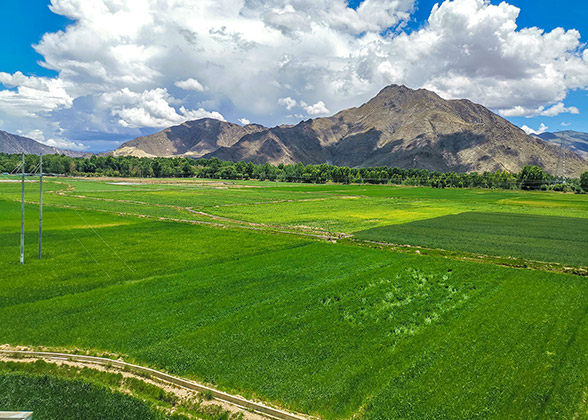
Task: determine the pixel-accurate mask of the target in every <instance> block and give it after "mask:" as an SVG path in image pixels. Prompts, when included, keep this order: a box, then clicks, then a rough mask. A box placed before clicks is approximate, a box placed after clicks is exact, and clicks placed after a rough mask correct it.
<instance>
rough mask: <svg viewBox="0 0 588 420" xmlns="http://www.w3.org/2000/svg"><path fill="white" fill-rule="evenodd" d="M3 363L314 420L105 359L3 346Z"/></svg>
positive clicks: (248, 412)
mask: <svg viewBox="0 0 588 420" xmlns="http://www.w3.org/2000/svg"><path fill="white" fill-rule="evenodd" d="M2 348H3V350H0V360H3V361H17V362H23V363H25V362H27V361H29V362H30V361H36V360H44V361H46V362H50V363H57V364H64V365H71V366H76V367H87V368H91V369H97V370H102V371H113V370H114V371H116V372H117V373H122V374H123V376H126V377H129V376H132V377H134V378H136V379H139V380H142V381H144V382H148V383H151V384H153V385H156V386H159V387H161V388H163V389H164V390H165V391H167V392H173V393H174V394H176V395H177V396H178V397H180V398H186V397H190V396H196V395H197V393H206V394H207V395H212V396H213V398H214V400H215V402H217V403H220V405H221V406H222V407H223V408H224V409H225V410H228V411H231V412H241V413H243V416H244V418H246V419H251V420H261V419H267V418H272V419H280V420H309V419H310V417H307V416H303V415H301V414H295V413H291V412H288V411H285V410H282V409H279V408H275V407H271V406H269V405H266V404H264V403H262V402H259V401H252V400H248V399H246V398H243V397H241V396H239V395H232V394H228V393H226V392H223V391H219V390H217V389H214V388H211V387H209V386H207V385H204V384H200V383H197V382H194V381H190V380H187V379H183V378H179V377H177V376H173V375H169V374H167V373H164V372H160V371H158V370H155V369H151V368H147V367H143V366H139V365H134V364H131V363H126V362H124V361H122V360H121V359H120V358H119V359H109V358H105V357H94V356H86V355H78V354H69V353H56V352H45V351H32V350H20V349H15V348H9V347H8V346H2Z"/></svg>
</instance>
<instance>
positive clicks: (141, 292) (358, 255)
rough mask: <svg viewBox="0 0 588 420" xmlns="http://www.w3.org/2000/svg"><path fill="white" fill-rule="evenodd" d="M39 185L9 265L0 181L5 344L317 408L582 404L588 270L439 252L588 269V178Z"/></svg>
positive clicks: (554, 410) (573, 411)
mask: <svg viewBox="0 0 588 420" xmlns="http://www.w3.org/2000/svg"><path fill="white" fill-rule="evenodd" d="M44 187H45V191H46V194H45V197H44V202H45V227H44V228H45V234H44V244H45V248H44V258H43V259H42V260H37V259H35V258H36V228H37V223H38V222H37V217H38V213H37V211H38V210H37V205H36V202H37V200H38V183H35V182H31V183H27V184H26V198H27V205H26V227H27V231H26V238H25V239H26V243H27V246H26V256H25V258H26V264H25V265H24V266H20V265H19V264H18V252H19V248H18V246H19V245H18V244H19V235H18V234H19V226H20V223H19V221H20V203H19V201H18V200H19V198H20V190H19V188H20V185H19V184H16V183H0V214H1V215H2V217H1V218H0V240H1V241H0V263H1V264H2V280H3V287H2V288H1V289H0V336H1V337H2V342H3V343H7V344H10V345H27V346H33V347H34V346H45V347H48V348H54V349H64V350H75V349H80V350H90V351H96V352H112V353H116V354H118V355H122V356H123V357H124V358H125V359H126V360H130V361H134V362H137V363H139V364H142V365H146V366H153V367H157V368H159V369H162V370H166V371H168V372H170V373H174V374H177V375H180V376H184V377H188V378H192V379H195V380H198V381H202V382H205V383H208V384H212V385H214V386H215V387H217V388H219V389H222V390H225V391H228V392H233V393H239V394H241V395H244V396H247V397H250V398H258V399H261V400H263V401H267V402H270V403H273V404H276V405H279V406H282V407H286V408H289V409H292V410H295V411H298V412H301V413H305V414H309V415H314V416H318V417H320V418H325V419H341V418H350V417H356V418H360V419H383V418H398V419H401V418H402V419H508V418H512V419H522V418H545V419H569V418H588V406H587V405H586V402H585V401H586V394H587V393H588V358H586V357H585V349H586V347H587V345H588V318H587V316H586V315H587V308H588V289H587V287H588V286H587V284H586V278H585V277H582V276H579V275H568V274H559V273H555V272H547V271H543V270H529V269H515V268H507V267H502V266H498V265H496V264H492V263H489V262H484V261H479V262H471V261H466V260H465V259H464V258H460V257H459V256H456V254H452V253H451V251H460V252H471V253H479V254H485V255H489V256H498V257H512V258H521V259H525V260H528V261H547V262H553V263H560V264H566V265H571V266H574V267H577V268H578V269H580V268H581V267H585V266H586V265H588V256H587V255H586V251H585V250H586V249H587V242H586V238H587V237H588V196H585V195H573V194H558V193H550V192H521V191H493V190H473V189H472V190H470V189H463V190H438V189H431V188H405V187H392V186H386V185H374V186H364V185H336V184H327V185H300V184H285V183H269V182H244V181H243V182H235V183H233V182H230V183H227V182H212V181H192V180H186V181H182V182H179V181H177V180H176V181H174V180H168V181H165V180H161V181H156V182H148V183H147V182H145V183H143V182H140V181H138V182H132V183H128V182H127V183H123V182H113V181H112V180H82V179H67V178H59V179H57V178H55V179H50V180H49V181H48V182H46V184H45V186H44ZM329 238H331V239H332V238H336V239H337V243H332V242H329V241H326V240H325V239H329ZM363 240H371V241H377V242H390V243H394V244H407V245H411V246H421V247H426V248H433V249H436V250H438V252H437V253H436V255H435V256H430V255H418V254H415V253H399V252H395V251H394V250H393V249H390V248H386V247H382V248H381V249H380V248H378V247H370V246H361V245H362V244H363ZM458 255H462V254H458ZM27 377H28V376H27ZM10 378H12V377H10ZM10 380H16V379H10ZM56 380H57V379H56ZM60 380H65V379H63V378H61V379H60ZM72 386H77V385H75V383H74V385H72ZM1 392H2V390H1V389H0V393H1ZM0 397H1V395H0ZM146 418H147V417H146Z"/></svg>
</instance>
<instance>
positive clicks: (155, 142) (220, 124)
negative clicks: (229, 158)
mask: <svg viewBox="0 0 588 420" xmlns="http://www.w3.org/2000/svg"><path fill="white" fill-rule="evenodd" d="M265 129H266V128H265V127H263V126H261V125H256V124H249V125H246V126H244V127H243V126H240V125H237V124H233V123H229V122H225V121H219V120H214V119H211V118H203V119H200V120H196V121H187V122H185V123H183V124H181V125H177V126H174V127H169V128H166V129H165V130H162V131H160V132H158V133H155V134H152V135H150V136H144V137H137V138H136V139H134V140H131V141H128V142H126V143H124V144H122V145H121V146H120V147H119V148H118V149H116V150H115V151H114V152H113V153H112V154H113V155H114V156H138V157H154V156H160V157H171V156H190V157H200V156H203V155H205V154H206V153H210V152H214V151H215V150H217V149H218V148H219V147H229V146H232V145H233V144H235V143H236V142H237V141H239V139H240V138H242V137H243V136H245V135H247V134H250V133H255V132H259V131H261V130H265Z"/></svg>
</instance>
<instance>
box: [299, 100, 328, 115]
mask: <svg viewBox="0 0 588 420" xmlns="http://www.w3.org/2000/svg"><path fill="white" fill-rule="evenodd" d="M304 110H305V111H306V112H307V113H308V115H320V114H328V113H329V110H328V109H327V107H326V106H325V103H324V102H323V101H318V102H317V103H316V104H314V105H305V106H304Z"/></svg>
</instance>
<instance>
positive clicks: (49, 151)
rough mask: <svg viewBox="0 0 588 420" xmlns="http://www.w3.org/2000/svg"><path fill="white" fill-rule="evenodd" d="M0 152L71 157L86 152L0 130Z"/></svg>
mask: <svg viewBox="0 0 588 420" xmlns="http://www.w3.org/2000/svg"><path fill="white" fill-rule="evenodd" d="M0 153H8V154H18V153H25V154H28V155H41V154H43V155H53V154H58V155H67V156H71V157H80V156H83V155H85V153H84V152H76V151H74V150H67V149H60V148H57V147H53V146H48V145H46V144H43V143H40V142H38V141H36V140H33V139H31V138H28V137H23V136H19V135H16V134H11V133H8V132H6V131H2V130H0Z"/></svg>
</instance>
